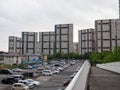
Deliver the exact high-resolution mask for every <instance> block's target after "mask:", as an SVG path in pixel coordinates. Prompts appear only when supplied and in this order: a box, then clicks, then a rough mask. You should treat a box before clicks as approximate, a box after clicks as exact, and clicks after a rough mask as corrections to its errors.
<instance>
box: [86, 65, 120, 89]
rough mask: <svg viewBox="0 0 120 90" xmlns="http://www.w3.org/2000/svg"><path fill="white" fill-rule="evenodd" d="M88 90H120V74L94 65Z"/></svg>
mask: <svg viewBox="0 0 120 90" xmlns="http://www.w3.org/2000/svg"><path fill="white" fill-rule="evenodd" d="M87 90H120V74H117V73H113V72H110V71H108V70H104V69H101V68H98V67H96V66H92V67H91V71H90V75H89V77H88V88H87Z"/></svg>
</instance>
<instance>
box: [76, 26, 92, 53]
mask: <svg viewBox="0 0 120 90" xmlns="http://www.w3.org/2000/svg"><path fill="white" fill-rule="evenodd" d="M78 40H79V42H78V52H79V54H85V53H88V52H92V51H93V50H94V29H92V28H90V29H84V30H79V32H78Z"/></svg>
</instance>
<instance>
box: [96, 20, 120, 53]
mask: <svg viewBox="0 0 120 90" xmlns="http://www.w3.org/2000/svg"><path fill="white" fill-rule="evenodd" d="M116 46H120V20H119V19H106V20H96V21H95V51H98V52H103V51H112V50H113V49H114V47H116Z"/></svg>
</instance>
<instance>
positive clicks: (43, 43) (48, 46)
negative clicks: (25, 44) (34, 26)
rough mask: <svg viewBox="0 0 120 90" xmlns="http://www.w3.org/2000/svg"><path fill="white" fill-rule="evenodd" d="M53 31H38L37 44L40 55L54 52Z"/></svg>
mask: <svg viewBox="0 0 120 90" xmlns="http://www.w3.org/2000/svg"><path fill="white" fill-rule="evenodd" d="M54 35H55V33H54V32H39V44H40V54H41V55H52V54H54V45H55V37H54Z"/></svg>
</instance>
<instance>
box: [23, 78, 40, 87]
mask: <svg viewBox="0 0 120 90" xmlns="http://www.w3.org/2000/svg"><path fill="white" fill-rule="evenodd" d="M25 80H27V81H28V82H30V83H33V84H34V85H35V86H40V82H39V81H35V80H33V79H25Z"/></svg>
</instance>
